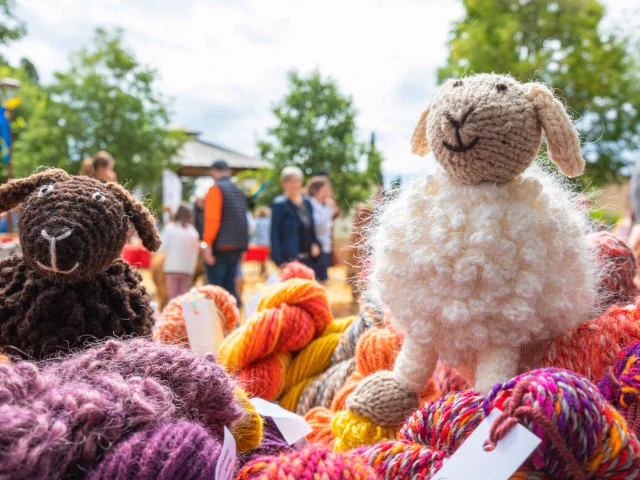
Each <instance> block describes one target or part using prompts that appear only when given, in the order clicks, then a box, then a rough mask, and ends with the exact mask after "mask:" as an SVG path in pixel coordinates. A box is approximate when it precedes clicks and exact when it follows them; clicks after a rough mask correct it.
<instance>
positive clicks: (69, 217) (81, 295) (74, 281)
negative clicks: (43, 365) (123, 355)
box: [0, 169, 160, 359]
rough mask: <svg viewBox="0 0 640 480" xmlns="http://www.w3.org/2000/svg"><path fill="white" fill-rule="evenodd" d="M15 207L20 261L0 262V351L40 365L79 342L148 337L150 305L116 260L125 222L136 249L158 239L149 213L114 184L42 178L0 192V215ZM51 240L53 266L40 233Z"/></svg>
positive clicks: (60, 175)
mask: <svg viewBox="0 0 640 480" xmlns="http://www.w3.org/2000/svg"><path fill="white" fill-rule="evenodd" d="M20 203H22V207H21V212H20V220H19V230H20V242H21V245H22V251H23V256H14V257H11V258H9V259H6V260H4V261H2V262H0V345H2V347H3V348H4V350H5V351H6V352H7V353H9V354H12V355H17V356H21V357H29V358H37V359H41V358H44V357H46V356H49V355H52V354H55V353H56V352H58V351H60V350H62V351H67V350H69V349H75V348H81V347H82V346H83V344H84V343H85V340H90V339H93V338H98V339H101V338H104V337H110V336H114V335H115V336H121V335H129V334H137V335H149V334H150V333H151V327H152V325H153V311H152V309H151V308H150V306H149V301H150V298H149V296H148V294H147V293H146V291H145V289H144V287H143V286H142V277H141V276H140V274H139V273H138V272H137V271H135V270H133V269H131V268H130V267H129V265H128V264H127V263H126V262H124V261H123V260H122V259H121V258H120V255H121V252H122V249H123V247H124V244H125V242H126V237H127V232H128V229H129V221H131V223H132V224H133V225H134V227H135V228H136V230H137V231H138V235H139V237H140V239H141V240H142V242H143V245H144V246H145V247H146V248H147V249H149V250H151V251H155V250H157V249H158V247H159V246H160V238H159V235H158V232H157V230H156V228H155V222H154V218H153V216H152V215H151V214H150V212H149V211H148V210H147V209H146V208H145V207H144V205H142V204H141V203H139V202H138V201H136V200H135V199H134V198H133V197H132V196H131V195H130V194H129V192H128V191H127V190H126V189H124V188H123V187H121V186H120V185H118V184H114V183H102V182H100V181H98V180H95V179H92V178H89V177H71V176H69V175H68V174H67V173H65V172H64V171H63V170H58V169H55V170H46V171H44V172H41V173H38V174H34V175H31V176H30V177H27V178H24V179H20V180H13V181H11V182H9V183H7V184H5V185H3V186H1V187H0V211H7V210H10V209H12V208H15V207H16V206H17V205H18V204H20ZM44 231H46V232H47V234H48V235H49V236H53V237H58V236H61V235H63V234H64V233H65V232H69V231H70V232H71V233H70V234H69V235H68V236H67V237H65V238H63V239H61V240H59V241H57V242H56V245H55V257H56V258H55V264H56V267H57V269H58V270H59V271H68V270H71V269H73V268H74V266H75V265H77V267H75V270H73V272H71V273H69V274H64V273H56V272H53V271H50V270H48V269H46V268H42V266H43V265H44V266H45V267H51V266H52V265H53V262H54V260H53V259H52V253H51V249H50V247H51V243H50V241H49V240H47V238H45V236H44V234H43V232H44Z"/></svg>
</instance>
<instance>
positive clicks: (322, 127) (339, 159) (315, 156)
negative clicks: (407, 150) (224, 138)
mask: <svg viewBox="0 0 640 480" xmlns="http://www.w3.org/2000/svg"><path fill="white" fill-rule="evenodd" d="M288 79H289V92H288V93H287V94H286V96H285V98H284V99H283V100H282V101H281V102H279V103H278V104H276V105H275V107H274V108H273V113H274V115H275V116H276V118H277V119H278V124H277V125H276V126H275V127H273V128H271V129H269V131H268V138H266V139H265V140H264V141H262V142H260V143H259V148H260V153H261V155H262V158H264V159H265V160H267V161H268V162H270V163H271V165H272V167H273V168H272V169H271V170H270V171H269V172H268V176H269V187H268V188H266V189H265V191H264V194H263V195H262V196H261V201H262V202H270V201H271V200H272V199H273V198H274V197H275V196H276V195H277V194H278V193H279V190H280V185H279V175H280V170H282V168H284V167H285V166H287V165H295V166H298V167H300V168H301V169H302V171H303V172H304V174H305V175H312V174H313V173H314V172H318V171H327V172H329V174H330V176H331V180H332V182H333V186H334V191H335V194H336V200H337V201H338V203H339V205H340V206H341V207H342V208H348V207H349V205H350V204H351V203H353V202H357V201H360V200H364V199H365V198H367V196H368V194H369V190H370V189H369V186H370V182H369V179H368V177H367V174H366V172H365V171H363V170H364V168H362V167H364V165H365V163H366V160H367V157H368V156H369V157H371V156H373V155H378V156H379V155H380V154H379V152H378V151H377V150H376V149H375V145H372V146H369V147H367V145H365V144H361V143H359V142H358V141H357V140H356V138H355V137H356V124H355V118H356V110H355V108H354V106H353V101H352V99H351V98H350V97H347V96H345V95H343V94H342V93H341V92H340V91H339V89H338V86H337V85H336V83H335V81H333V80H332V79H330V78H322V76H321V75H320V73H319V72H317V71H315V72H313V73H311V74H310V75H309V76H308V77H304V76H301V75H300V74H298V73H296V72H290V73H289V76H288Z"/></svg>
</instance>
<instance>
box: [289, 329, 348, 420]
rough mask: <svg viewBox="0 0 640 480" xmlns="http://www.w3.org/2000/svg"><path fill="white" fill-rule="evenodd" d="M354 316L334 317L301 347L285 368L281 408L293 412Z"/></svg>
mask: <svg viewBox="0 0 640 480" xmlns="http://www.w3.org/2000/svg"><path fill="white" fill-rule="evenodd" d="M354 318H355V317H347V318H342V319H336V320H334V321H333V322H331V323H330V324H329V325H328V326H327V327H326V328H325V329H324V331H323V332H322V335H321V336H320V337H318V338H316V339H315V340H314V341H313V342H311V343H310V344H309V345H307V346H306V347H305V348H303V349H302V350H301V351H300V353H299V354H298V355H297V356H296V358H294V359H293V361H292V362H291V364H290V365H289V367H288V368H287V371H286V372H287V373H286V378H285V384H284V392H285V393H284V395H283V396H282V398H281V399H280V405H281V406H282V408H286V409H287V410H290V411H292V412H295V410H296V406H297V404H298V400H299V399H300V396H301V395H302V393H303V392H304V390H305V389H306V388H307V386H308V385H309V384H310V383H311V382H312V381H313V380H314V379H315V377H316V376H317V375H318V374H320V373H321V372H323V371H325V370H326V369H327V368H329V367H330V366H331V356H332V355H333V351H334V350H335V349H336V346H337V345H338V343H339V342H340V338H341V337H342V334H343V333H344V331H345V330H346V329H347V327H348V326H349V325H350V324H351V322H352V321H353V320H354Z"/></svg>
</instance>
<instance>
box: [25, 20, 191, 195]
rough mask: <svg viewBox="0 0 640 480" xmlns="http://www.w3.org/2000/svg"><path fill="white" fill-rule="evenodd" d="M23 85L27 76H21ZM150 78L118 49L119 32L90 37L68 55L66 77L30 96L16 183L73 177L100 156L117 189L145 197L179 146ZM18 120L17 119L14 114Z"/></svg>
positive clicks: (58, 77)
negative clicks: (37, 175)
mask: <svg viewBox="0 0 640 480" xmlns="http://www.w3.org/2000/svg"><path fill="white" fill-rule="evenodd" d="M22 72H23V75H24V76H25V77H27V76H29V75H30V74H31V73H30V72H28V71H26V70H25V69H22ZM155 77H156V72H155V71H154V70H152V69H149V68H148V67H145V66H144V65H141V64H140V63H139V62H138V60H137V59H136V58H135V56H134V55H133V53H131V52H130V51H129V50H127V49H126V48H125V47H124V46H123V44H122V32H121V31H119V30H118V31H115V32H107V31H105V30H102V29H98V30H97V31H96V35H95V39H94V42H93V44H91V45H90V46H89V47H86V48H83V49H82V50H80V51H78V52H76V53H74V54H73V55H72V57H71V65H70V67H69V69H68V70H67V71H64V72H57V73H55V76H54V80H53V82H52V83H51V84H50V85H47V86H45V87H43V88H42V89H41V90H40V91H36V92H29V94H28V95H27V94H26V93H25V92H24V90H25V88H29V89H30V88H32V87H35V84H34V83H32V82H31V81H27V82H25V84H24V85H23V87H21V91H20V92H19V94H18V95H20V96H30V97H32V98H33V101H30V102H29V101H28V102H27V103H28V104H30V106H26V107H25V110H26V109H29V111H28V112H25V113H28V114H26V115H25V116H24V118H25V128H24V131H22V132H18V134H17V136H16V137H17V138H16V142H15V150H14V164H15V171H16V175H18V176H21V175H28V174H29V173H31V172H32V171H34V170H35V169H36V168H38V167H39V166H41V165H45V166H58V167H61V168H64V169H66V170H68V171H70V172H72V173H75V172H77V171H78V170H79V168H80V160H81V159H83V158H85V157H89V156H91V155H92V154H94V153H95V152H97V151H99V150H107V151H108V152H109V153H111V154H112V155H113V157H114V158H115V159H116V172H117V174H118V177H119V179H120V181H122V182H126V183H131V184H133V185H136V186H140V187H142V188H143V189H146V190H149V188H151V187H152V186H154V185H157V184H158V183H159V182H160V179H161V175H162V169H163V168H165V167H167V166H171V161H172V158H173V157H174V156H175V154H176V153H177V151H178V150H179V148H180V147H181V146H182V144H183V142H184V141H185V136H184V134H183V133H182V132H178V131H170V130H169V128H168V125H169V112H168V110H167V107H166V100H165V99H164V98H163V97H162V96H160V95H158V94H157V93H156V92H155V91H154V81H155ZM17 113H18V114H20V113H21V112H17Z"/></svg>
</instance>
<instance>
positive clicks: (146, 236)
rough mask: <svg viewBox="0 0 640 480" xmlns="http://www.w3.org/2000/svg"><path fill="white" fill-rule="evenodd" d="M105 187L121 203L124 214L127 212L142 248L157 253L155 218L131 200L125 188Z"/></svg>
mask: <svg viewBox="0 0 640 480" xmlns="http://www.w3.org/2000/svg"><path fill="white" fill-rule="evenodd" d="M105 187H106V188H107V189H109V190H110V191H111V192H113V193H114V194H115V195H116V197H118V199H119V200H120V201H121V202H122V205H123V206H124V210H125V212H127V215H128V216H129V218H130V219H131V222H132V223H133V226H134V227H136V231H137V232H138V236H139V237H140V240H142V244H143V245H144V248H146V249H147V250H149V251H150V252H155V251H157V250H158V248H160V235H159V234H158V229H157V228H156V222H155V218H154V216H153V215H152V214H151V212H150V211H149V210H147V207H145V206H144V205H143V204H142V203H140V202H139V201H137V200H136V199H135V198H133V196H132V195H131V194H130V193H129V191H128V190H127V189H126V188H124V187H123V186H121V185H119V184H117V183H111V182H109V183H106V184H105Z"/></svg>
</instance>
